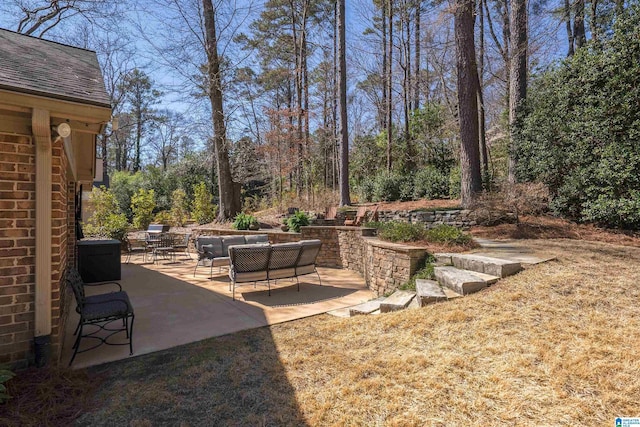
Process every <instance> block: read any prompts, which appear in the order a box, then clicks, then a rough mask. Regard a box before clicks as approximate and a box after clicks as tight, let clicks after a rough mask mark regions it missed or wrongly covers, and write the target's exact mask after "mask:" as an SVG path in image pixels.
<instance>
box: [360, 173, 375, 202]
mask: <svg viewBox="0 0 640 427" xmlns="http://www.w3.org/2000/svg"><path fill="white" fill-rule="evenodd" d="M374 193H375V183H374V181H373V180H372V179H367V178H365V179H364V180H363V181H362V182H361V183H360V186H359V187H358V194H359V195H360V198H361V199H362V201H364V202H372V201H373V197H374Z"/></svg>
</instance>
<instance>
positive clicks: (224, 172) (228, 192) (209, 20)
mask: <svg viewBox="0 0 640 427" xmlns="http://www.w3.org/2000/svg"><path fill="white" fill-rule="evenodd" d="M202 7H203V13H204V26H205V36H206V48H207V60H208V62H209V64H208V65H209V75H208V77H209V100H210V101H211V114H212V119H213V146H214V150H215V156H216V165H217V172H218V173H217V175H218V194H219V198H220V200H219V203H220V206H219V212H218V219H219V220H226V219H231V218H233V217H234V216H235V215H236V214H237V213H238V212H240V205H241V201H240V186H239V184H236V183H235V182H233V176H232V175H231V165H230V163H229V151H228V148H227V131H226V127H225V121H224V111H223V109H222V78H221V76H220V58H219V57H218V38H217V34H216V21H215V13H216V12H215V9H214V7H213V4H212V2H211V0H202Z"/></svg>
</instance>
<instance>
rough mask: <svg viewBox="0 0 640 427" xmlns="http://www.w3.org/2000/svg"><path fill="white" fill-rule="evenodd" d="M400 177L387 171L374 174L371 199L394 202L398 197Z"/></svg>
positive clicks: (400, 184) (400, 185)
mask: <svg viewBox="0 0 640 427" xmlns="http://www.w3.org/2000/svg"><path fill="white" fill-rule="evenodd" d="M401 187H402V178H401V177H400V176H398V175H396V174H389V173H387V172H383V173H380V174H378V175H376V177H375V178H374V182H373V200H375V201H377V202H379V201H384V202H394V201H396V200H399V199H400V194H401Z"/></svg>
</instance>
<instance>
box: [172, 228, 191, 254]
mask: <svg viewBox="0 0 640 427" xmlns="http://www.w3.org/2000/svg"><path fill="white" fill-rule="evenodd" d="M190 239H191V233H186V234H184V235H179V234H174V235H173V248H174V249H175V250H176V251H178V250H179V251H184V254H185V256H187V257H189V259H193V258H192V257H191V252H189V240H190Z"/></svg>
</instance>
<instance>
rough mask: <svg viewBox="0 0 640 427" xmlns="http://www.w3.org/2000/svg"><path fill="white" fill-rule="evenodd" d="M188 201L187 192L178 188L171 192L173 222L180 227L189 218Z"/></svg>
mask: <svg viewBox="0 0 640 427" xmlns="http://www.w3.org/2000/svg"><path fill="white" fill-rule="evenodd" d="M188 205H189V204H188V202H187V193H186V192H185V191H184V190H183V189H181V188H178V189H177V190H174V192H173V193H171V219H172V220H173V223H174V224H175V225H177V226H179V227H183V226H184V224H185V223H186V222H187V219H189V206H188Z"/></svg>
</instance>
